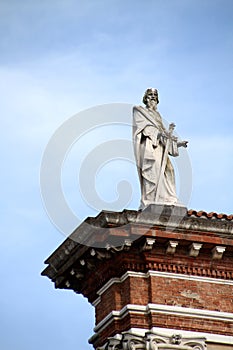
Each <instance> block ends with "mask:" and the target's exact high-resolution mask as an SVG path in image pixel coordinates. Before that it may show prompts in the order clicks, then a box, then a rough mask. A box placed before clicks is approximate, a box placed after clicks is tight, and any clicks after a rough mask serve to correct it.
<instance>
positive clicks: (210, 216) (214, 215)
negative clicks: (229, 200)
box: [188, 209, 233, 220]
mask: <svg viewBox="0 0 233 350" xmlns="http://www.w3.org/2000/svg"><path fill="white" fill-rule="evenodd" d="M188 216H196V217H198V218H200V217H206V218H208V219H213V218H216V219H220V220H222V219H225V220H233V214H231V215H227V214H223V213H220V214H218V213H215V212H213V211H212V212H211V213H207V212H206V211H204V210H199V211H196V210H193V209H190V210H188Z"/></svg>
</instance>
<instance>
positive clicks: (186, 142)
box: [177, 141, 188, 148]
mask: <svg viewBox="0 0 233 350" xmlns="http://www.w3.org/2000/svg"><path fill="white" fill-rule="evenodd" d="M177 146H178V147H185V148H186V147H187V146H188V141H180V142H178V143H177Z"/></svg>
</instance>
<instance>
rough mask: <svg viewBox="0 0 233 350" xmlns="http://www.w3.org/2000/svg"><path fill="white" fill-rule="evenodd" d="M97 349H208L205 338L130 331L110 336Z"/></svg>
mask: <svg viewBox="0 0 233 350" xmlns="http://www.w3.org/2000/svg"><path fill="white" fill-rule="evenodd" d="M96 350H207V348H206V344H205V338H198V337H182V336H181V335H180V334H178V333H177V334H172V335H171V336H165V335H160V334H157V333H152V332H147V333H146V334H145V336H140V335H138V334H133V333H130V332H126V333H123V334H122V335H119V334H118V335H117V336H115V337H112V338H109V339H108V342H107V343H106V344H105V345H104V346H102V347H98V348H97V349H96Z"/></svg>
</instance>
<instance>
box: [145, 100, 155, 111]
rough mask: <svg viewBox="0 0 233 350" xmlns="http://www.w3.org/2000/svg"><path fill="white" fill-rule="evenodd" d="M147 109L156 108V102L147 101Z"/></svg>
mask: <svg viewBox="0 0 233 350" xmlns="http://www.w3.org/2000/svg"><path fill="white" fill-rule="evenodd" d="M147 108H150V109H156V108H157V101H156V100H148V101H147Z"/></svg>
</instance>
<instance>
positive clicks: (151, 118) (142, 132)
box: [133, 106, 179, 209]
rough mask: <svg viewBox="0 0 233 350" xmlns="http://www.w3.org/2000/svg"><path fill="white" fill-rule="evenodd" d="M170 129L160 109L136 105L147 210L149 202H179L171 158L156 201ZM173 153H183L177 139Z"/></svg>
mask: <svg viewBox="0 0 233 350" xmlns="http://www.w3.org/2000/svg"><path fill="white" fill-rule="evenodd" d="M165 130H166V129H165V127H164V125H163V122H162V118H161V116H160V114H159V113H158V112H157V111H149V110H148V109H147V108H144V107H141V106H135V107H133V141H134V153H135V158H136V163H137V169H138V174H139V180H140V185H141V205H140V209H144V208H145V207H147V206H148V205H149V204H175V203H177V201H178V199H177V196H176V186H175V174H174V169H173V166H172V164H171V161H170V159H169V157H167V159H166V167H165V171H164V174H162V175H161V176H162V181H161V187H160V190H159V193H158V195H159V197H158V199H157V200H156V199H155V198H156V192H157V185H158V180H159V176H160V170H161V166H162V162H163V157H164V151H165V146H164V144H165V142H164V140H163V138H162V137H163V136H162V135H161V133H162V132H164V131H165ZM168 151H169V154H170V155H172V156H174V157H176V156H178V155H179V153H178V146H177V141H176V140H175V139H173V140H171V141H170V146H169V150H168Z"/></svg>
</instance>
